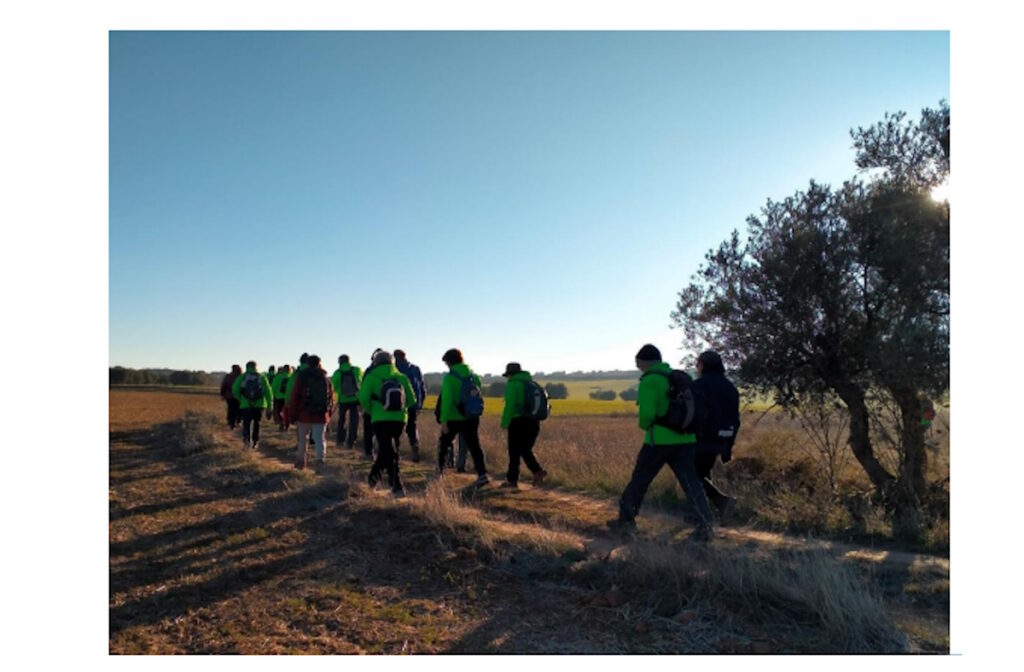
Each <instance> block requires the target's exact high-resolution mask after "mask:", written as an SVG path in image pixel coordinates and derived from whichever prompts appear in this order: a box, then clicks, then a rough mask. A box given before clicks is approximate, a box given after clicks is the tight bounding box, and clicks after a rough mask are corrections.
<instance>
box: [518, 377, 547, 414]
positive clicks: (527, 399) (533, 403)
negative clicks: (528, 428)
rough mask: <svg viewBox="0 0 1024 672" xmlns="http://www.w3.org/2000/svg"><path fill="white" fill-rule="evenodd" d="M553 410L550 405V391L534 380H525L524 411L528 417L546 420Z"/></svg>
mask: <svg viewBox="0 0 1024 672" xmlns="http://www.w3.org/2000/svg"><path fill="white" fill-rule="evenodd" d="M550 412H551V407H550V406H549V405H548V393H547V392H545V391H544V388H543V387H541V386H540V385H539V384H537V382H536V381H533V380H524V381H523V408H522V413H523V415H524V416H525V417H527V418H533V419H534V420H546V419H547V417H548V414H549V413H550Z"/></svg>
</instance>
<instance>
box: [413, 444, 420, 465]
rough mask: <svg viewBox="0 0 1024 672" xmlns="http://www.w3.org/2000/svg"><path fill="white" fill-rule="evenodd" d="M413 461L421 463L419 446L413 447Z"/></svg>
mask: <svg viewBox="0 0 1024 672" xmlns="http://www.w3.org/2000/svg"><path fill="white" fill-rule="evenodd" d="M412 461H413V462H419V461H420V447H419V446H412Z"/></svg>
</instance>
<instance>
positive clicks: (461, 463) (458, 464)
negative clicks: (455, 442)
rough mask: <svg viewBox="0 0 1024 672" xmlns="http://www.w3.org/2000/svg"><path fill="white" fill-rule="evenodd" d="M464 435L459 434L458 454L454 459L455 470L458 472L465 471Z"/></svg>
mask: <svg viewBox="0 0 1024 672" xmlns="http://www.w3.org/2000/svg"><path fill="white" fill-rule="evenodd" d="M466 454H467V453H466V437H464V436H463V435H462V434H461V433H460V434H459V455H458V457H457V458H456V459H455V471H457V472H459V473H460V474H461V473H462V472H464V471H466Z"/></svg>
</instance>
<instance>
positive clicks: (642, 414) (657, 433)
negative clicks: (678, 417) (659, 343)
mask: <svg viewBox="0 0 1024 672" xmlns="http://www.w3.org/2000/svg"><path fill="white" fill-rule="evenodd" d="M659 371H660V372H664V373H665V374H670V373H672V367H671V366H669V365H668V364H666V363H665V362H658V363H657V364H652V365H651V368H650V369H648V370H647V373H645V374H644V375H642V376H640V387H639V389H638V390H637V399H636V404H637V406H639V407H640V411H639V414H638V415H639V417H638V422H639V424H640V429H642V430H644V443H648V444H650V445H652V446H678V445H680V444H684V443H696V442H697V437H696V435H694V434H680V433H679V432H674V431H672V430H671V429H669V428H668V427H662V426H661V425H658V424H655V421H656V420H657V419H658V418H660V417H662V416H663V415H665V414H666V413H668V378H666V377H665V376H662V375H658V374H657V373H655V372H659Z"/></svg>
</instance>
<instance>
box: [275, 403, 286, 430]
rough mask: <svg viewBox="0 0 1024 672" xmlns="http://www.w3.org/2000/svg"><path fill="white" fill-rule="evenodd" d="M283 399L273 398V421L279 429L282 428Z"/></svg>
mask: <svg viewBox="0 0 1024 672" xmlns="http://www.w3.org/2000/svg"><path fill="white" fill-rule="evenodd" d="M283 412H284V399H274V422H276V423H277V426H278V427H279V428H280V429H284V415H283Z"/></svg>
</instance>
